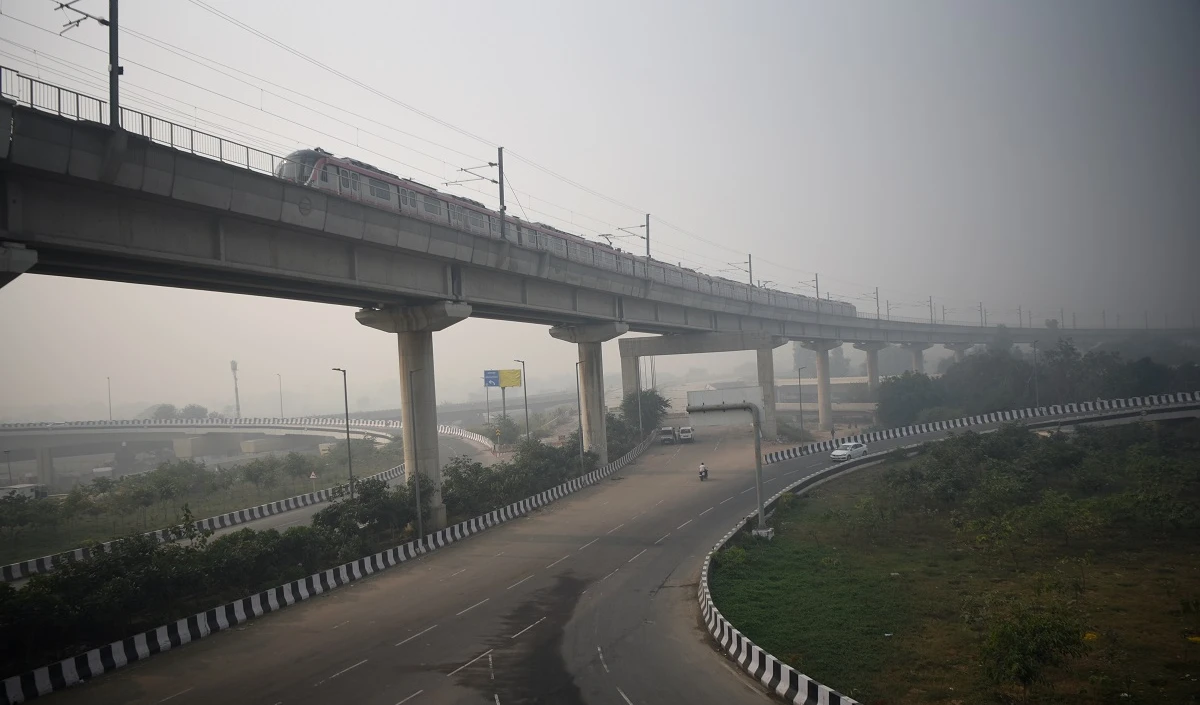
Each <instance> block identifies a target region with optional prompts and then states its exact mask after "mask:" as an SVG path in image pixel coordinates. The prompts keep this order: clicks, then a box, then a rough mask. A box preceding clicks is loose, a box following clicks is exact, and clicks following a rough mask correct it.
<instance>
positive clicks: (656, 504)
mask: <svg viewBox="0 0 1200 705" xmlns="http://www.w3.org/2000/svg"><path fill="white" fill-rule="evenodd" d="M664 501H665V500H661V499H660V500H658V501H657V502H655V503H654V506H656V507H657V506H658V505H660V504H662V503H663V502H664Z"/></svg>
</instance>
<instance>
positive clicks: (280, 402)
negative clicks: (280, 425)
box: [275, 372, 283, 419]
mask: <svg viewBox="0 0 1200 705" xmlns="http://www.w3.org/2000/svg"><path fill="white" fill-rule="evenodd" d="M275 376H276V377H278V378H279V418H281V419H282V418H283V375H281V374H279V373H278V372H276V373H275Z"/></svg>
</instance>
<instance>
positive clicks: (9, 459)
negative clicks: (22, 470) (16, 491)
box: [4, 450, 13, 485]
mask: <svg viewBox="0 0 1200 705" xmlns="http://www.w3.org/2000/svg"><path fill="white" fill-rule="evenodd" d="M4 462H5V463H6V464H7V465H8V484H10V485H11V484H12V483H13V480H12V451H11V450H6V451H4Z"/></svg>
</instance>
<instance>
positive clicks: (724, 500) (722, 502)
mask: <svg viewBox="0 0 1200 705" xmlns="http://www.w3.org/2000/svg"><path fill="white" fill-rule="evenodd" d="M730 499H733V497H730V498H729V499H723V500H721V501H720V502H719V504H725V503H726V502H728V501H729V500H730Z"/></svg>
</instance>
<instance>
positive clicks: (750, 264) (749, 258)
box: [746, 254, 819, 296]
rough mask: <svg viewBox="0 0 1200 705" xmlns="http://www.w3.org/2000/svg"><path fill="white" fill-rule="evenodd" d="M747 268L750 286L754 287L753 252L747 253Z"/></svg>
mask: <svg viewBox="0 0 1200 705" xmlns="http://www.w3.org/2000/svg"><path fill="white" fill-rule="evenodd" d="M746 268H747V269H748V270H749V274H750V286H751V287H753V286H754V255H752V254H747V255H746ZM818 296H819V294H818Z"/></svg>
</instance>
